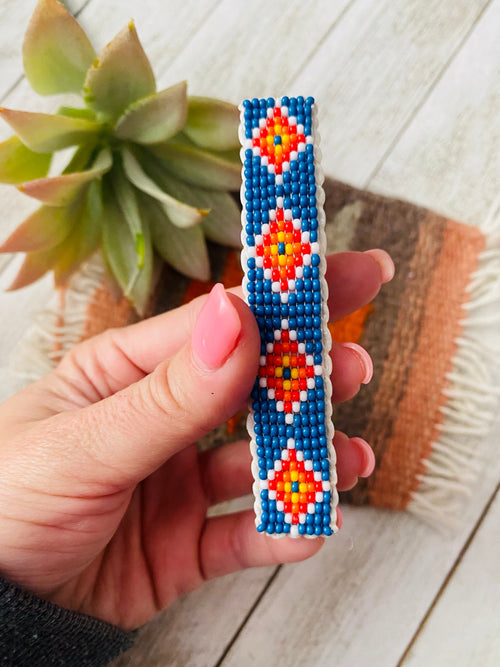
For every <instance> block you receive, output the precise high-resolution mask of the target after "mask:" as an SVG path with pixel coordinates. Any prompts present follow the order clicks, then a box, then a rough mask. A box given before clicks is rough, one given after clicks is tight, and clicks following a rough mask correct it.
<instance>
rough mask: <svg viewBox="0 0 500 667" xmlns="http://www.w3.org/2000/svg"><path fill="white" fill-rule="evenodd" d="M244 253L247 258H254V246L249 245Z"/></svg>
mask: <svg viewBox="0 0 500 667" xmlns="http://www.w3.org/2000/svg"><path fill="white" fill-rule="evenodd" d="M246 253H247V255H248V257H255V246H254V245H249V246H248V248H247V249H246Z"/></svg>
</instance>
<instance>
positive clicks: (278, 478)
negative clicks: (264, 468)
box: [274, 470, 283, 482]
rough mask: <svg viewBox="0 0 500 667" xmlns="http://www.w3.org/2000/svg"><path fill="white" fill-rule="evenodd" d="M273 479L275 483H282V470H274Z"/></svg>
mask: <svg viewBox="0 0 500 667" xmlns="http://www.w3.org/2000/svg"><path fill="white" fill-rule="evenodd" d="M274 479H275V480H276V481H277V482H282V481H283V471H282V470H276V472H275V473H274Z"/></svg>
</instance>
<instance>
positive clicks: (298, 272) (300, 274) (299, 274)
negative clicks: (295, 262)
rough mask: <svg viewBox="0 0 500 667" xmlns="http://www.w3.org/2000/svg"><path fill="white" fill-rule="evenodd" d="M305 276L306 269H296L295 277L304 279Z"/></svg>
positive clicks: (299, 267)
mask: <svg viewBox="0 0 500 667" xmlns="http://www.w3.org/2000/svg"><path fill="white" fill-rule="evenodd" d="M303 275H304V267H302V266H297V267H295V277H296V278H302V276H303Z"/></svg>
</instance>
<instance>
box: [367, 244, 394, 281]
mask: <svg viewBox="0 0 500 667" xmlns="http://www.w3.org/2000/svg"><path fill="white" fill-rule="evenodd" d="M365 255H370V257H373V259H374V260H375V261H376V262H377V264H378V265H379V266H380V272H381V274H382V282H383V283H388V282H389V281H390V280H392V279H393V278H394V272H395V270H396V269H395V267H394V262H393V261H392V258H391V256H390V255H389V253H388V252H386V251H385V250H381V249H380V248H375V249H374V250H366V251H365Z"/></svg>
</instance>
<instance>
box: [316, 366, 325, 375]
mask: <svg viewBox="0 0 500 667" xmlns="http://www.w3.org/2000/svg"><path fill="white" fill-rule="evenodd" d="M314 375H323V366H319V365H317V366H315V367H314Z"/></svg>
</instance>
